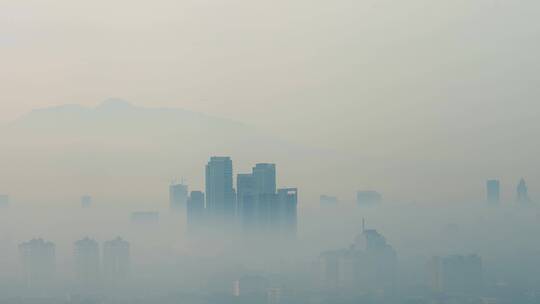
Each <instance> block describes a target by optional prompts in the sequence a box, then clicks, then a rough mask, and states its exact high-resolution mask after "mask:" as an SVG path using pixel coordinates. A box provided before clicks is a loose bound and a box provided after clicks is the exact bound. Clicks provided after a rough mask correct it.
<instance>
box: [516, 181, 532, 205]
mask: <svg viewBox="0 0 540 304" xmlns="http://www.w3.org/2000/svg"><path fill="white" fill-rule="evenodd" d="M517 202H518V203H522V204H526V203H529V202H530V199H529V192H528V190H527V184H526V183H525V180H524V179H523V178H522V179H521V180H520V181H519V184H518V186H517Z"/></svg>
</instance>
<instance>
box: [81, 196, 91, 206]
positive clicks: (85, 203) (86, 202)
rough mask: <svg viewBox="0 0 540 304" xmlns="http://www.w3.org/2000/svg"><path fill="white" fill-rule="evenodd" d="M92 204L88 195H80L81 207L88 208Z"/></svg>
mask: <svg viewBox="0 0 540 304" xmlns="http://www.w3.org/2000/svg"><path fill="white" fill-rule="evenodd" d="M91 206H92V197H91V196H90V195H83V196H81V207H83V208H90V207H91Z"/></svg>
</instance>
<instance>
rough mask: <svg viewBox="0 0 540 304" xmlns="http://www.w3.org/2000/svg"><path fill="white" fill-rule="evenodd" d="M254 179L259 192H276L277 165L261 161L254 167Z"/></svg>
mask: <svg viewBox="0 0 540 304" xmlns="http://www.w3.org/2000/svg"><path fill="white" fill-rule="evenodd" d="M253 180H254V183H255V189H256V191H257V193H258V194H275V193H276V165H275V164H265V163H259V164H256V165H255V167H253Z"/></svg>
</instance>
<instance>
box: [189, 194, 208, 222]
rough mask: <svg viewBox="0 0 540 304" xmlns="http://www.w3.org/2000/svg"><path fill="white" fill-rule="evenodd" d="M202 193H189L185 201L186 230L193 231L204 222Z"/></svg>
mask: <svg viewBox="0 0 540 304" xmlns="http://www.w3.org/2000/svg"><path fill="white" fill-rule="evenodd" d="M204 214H205V208H204V193H202V192H201V191H191V194H190V196H189V198H188V201H187V223H188V229H189V230H191V231H193V230H195V229H197V227H198V226H199V225H201V224H202V223H203V222H204Z"/></svg>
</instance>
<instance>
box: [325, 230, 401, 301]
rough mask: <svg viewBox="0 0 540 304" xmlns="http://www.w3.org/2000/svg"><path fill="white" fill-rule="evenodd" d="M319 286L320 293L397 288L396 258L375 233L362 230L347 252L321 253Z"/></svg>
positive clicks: (386, 244) (392, 251)
mask: <svg viewBox="0 0 540 304" xmlns="http://www.w3.org/2000/svg"><path fill="white" fill-rule="evenodd" d="M319 265H320V276H319V278H320V283H321V289H322V290H323V291H330V292H333V293H334V292H338V293H342V294H355V293H365V292H374V291H376V292H383V293H384V294H385V295H392V294H393V293H394V291H395V287H396V272H397V255H396V252H395V251H394V249H393V248H392V246H390V245H389V244H388V243H387V242H386V239H385V238H384V237H383V236H382V235H381V234H379V233H378V232H377V231H376V230H372V229H369V230H365V229H364V230H363V232H362V233H361V234H359V235H358V236H357V237H356V238H355V241H354V244H353V245H352V246H350V247H349V248H348V249H342V250H334V251H327V252H324V253H322V254H321V256H320V259H319Z"/></svg>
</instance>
